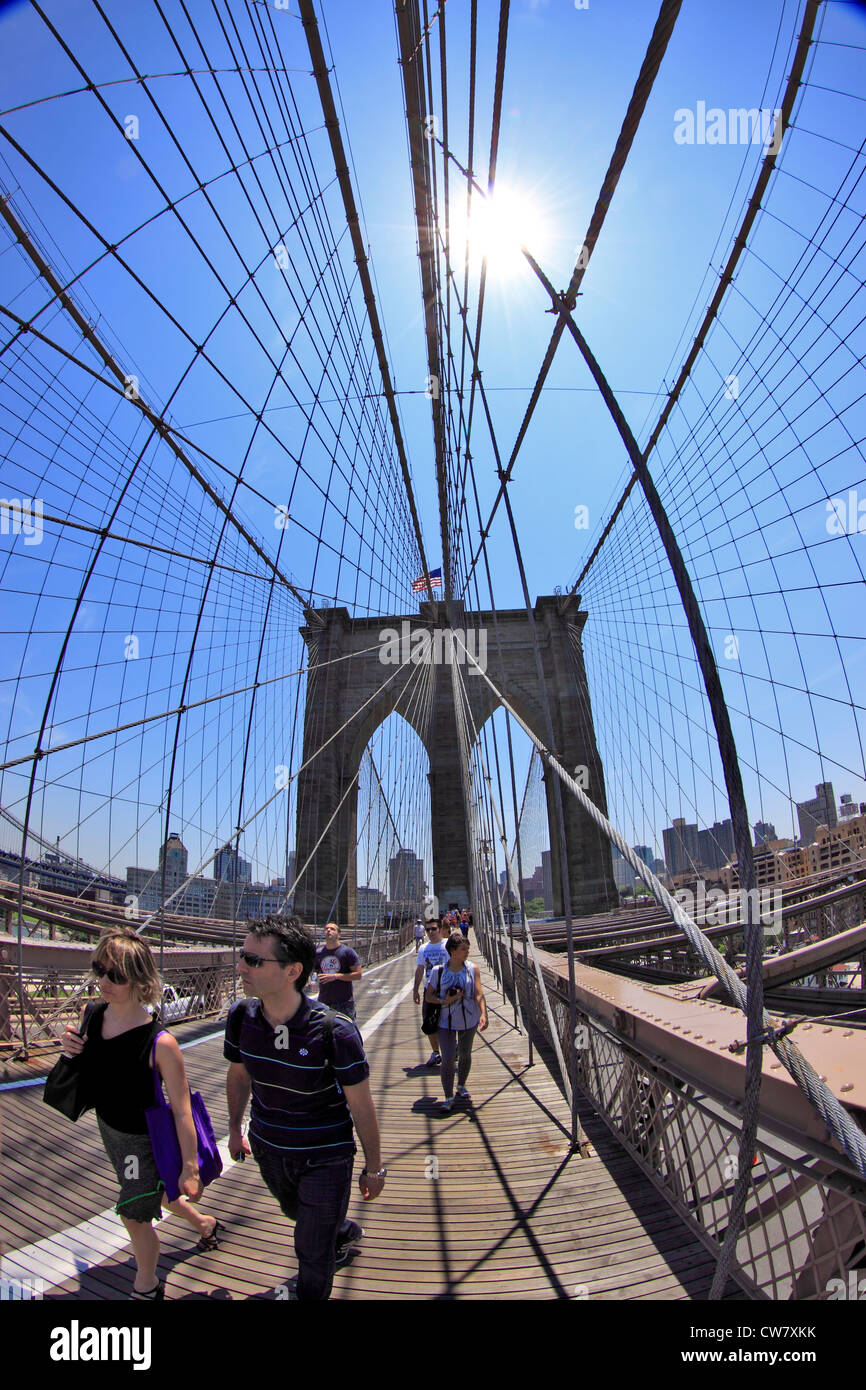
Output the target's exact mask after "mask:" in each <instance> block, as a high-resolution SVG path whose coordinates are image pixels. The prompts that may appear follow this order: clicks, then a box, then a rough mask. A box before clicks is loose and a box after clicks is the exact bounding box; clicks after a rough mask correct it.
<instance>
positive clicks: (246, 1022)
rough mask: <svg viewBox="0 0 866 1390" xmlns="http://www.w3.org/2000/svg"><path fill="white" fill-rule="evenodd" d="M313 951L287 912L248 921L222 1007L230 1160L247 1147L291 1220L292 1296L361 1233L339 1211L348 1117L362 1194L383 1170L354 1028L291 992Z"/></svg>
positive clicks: (314, 1294)
mask: <svg viewBox="0 0 866 1390" xmlns="http://www.w3.org/2000/svg"><path fill="white" fill-rule="evenodd" d="M315 960H316V948H315V943H314V941H313V938H312V936H311V935H310V933H309V932H308V931H307V930H306V928H305V927H303V926H302V925H301V923H300V922H299V921H298V919H297V917H265V918H264V919H262V920H261V921H258V922H249V923H248V924H247V935H246V937H245V938H244V945H243V950H242V951H241V956H240V965H239V967H238V973H239V975H240V978H241V983H242V985H243V989H244V994H245V995H246V998H245V999H241V1000H238V1002H237V1003H236V1004H233V1005H232V1007H231V1009H230V1010H229V1015H228V1018H227V1020H226V1037H225V1047H224V1055H225V1057H226V1059H227V1060H228V1062H229V1070H228V1078H227V1082H226V1090H227V1096H228V1110H229V1152H230V1154H231V1156H232V1158H235V1159H238V1160H241V1159H243V1158H244V1157H245V1156H246V1155H247V1154H249V1153H251V1154H252V1156H253V1158H254V1159H255V1160H256V1162H257V1163H258V1165H259V1170H260V1172H261V1175H262V1178H263V1180H264V1182H265V1185H266V1186H267V1188H268V1189H269V1191H270V1192H271V1194H272V1195H273V1196H274V1197H275V1198H276V1200H277V1201H278V1202H279V1204H280V1207H281V1209H282V1211H283V1213H284V1215H286V1216H287V1217H288V1218H289V1220H290V1221H293V1222H294V1223H295V1233H294V1234H295V1254H296V1255H297V1259H298V1277H297V1280H296V1281H295V1295H296V1297H297V1299H298V1300H299V1301H300V1302H302V1303H306V1302H322V1301H324V1300H326V1299H328V1298H329V1297H330V1294H331V1287H332V1284H333V1279H334V1270H335V1268H336V1267H337V1265H339V1264H344V1263H345V1261H346V1260H347V1258H348V1255H349V1250H350V1248H351V1246H352V1245H354V1244H356V1243H357V1242H358V1240H360V1238H361V1237H362V1236H363V1234H364V1232H363V1229H362V1228H361V1226H360V1225H359V1224H358V1223H357V1221H348V1220H347V1219H346V1212H347V1209H348V1205H349V1196H350V1194H351V1189H352V1165H353V1159H354V1154H355V1152H356V1147H355V1141H354V1136H353V1132H352V1125H353V1122H354V1126H355V1129H356V1130H357V1132H358V1137H359V1139H360V1140H361V1144H362V1145H363V1148H364V1156H365V1158H366V1165H365V1167H364V1168H363V1169H362V1170H361V1174H360V1177H359V1179H358V1184H359V1186H360V1189H361V1192H362V1193H363V1195H364V1198H365V1200H367V1201H372V1200H373V1199H374V1198H375V1197H378V1196H379V1193H380V1192H381V1191H382V1187H383V1185H384V1181H385V1176H386V1173H385V1169H384V1168H383V1167H382V1166H381V1163H382V1160H381V1153H380V1148H379V1125H378V1122H377V1119H376V1109H375V1106H374V1104H373V1097H372V1095H371V1093H370V1082H369V1075H370V1069H369V1067H368V1065H367V1059H366V1057H365V1056H364V1048H363V1044H362V1042H361V1037H360V1034H359V1032H358V1029H357V1028H356V1027H355V1025H354V1024H353V1023H352V1022H351V1021H350V1020H349V1019H347V1018H344V1017H343V1016H342V1015H341V1014H338V1013H334V1012H332V1011H331V1010H330V1009H328V1008H326V1007H324V1006H323V1005H322V1004H320V1003H319V1002H318V1001H315V1000H312V999H309V998H308V997H307V996H306V995H305V994H304V993H303V989H304V985H305V984H306V983H307V980H308V979H309V976H310V972H311V971H312V969H313V966H314V964H315ZM251 1095H252V1108H251V1114H250V1126H249V1138H246V1137H245V1136H244V1134H243V1131H242V1124H243V1117H244V1112H245V1111H246V1108H247V1103H248V1102H249V1100H250V1096H251Z"/></svg>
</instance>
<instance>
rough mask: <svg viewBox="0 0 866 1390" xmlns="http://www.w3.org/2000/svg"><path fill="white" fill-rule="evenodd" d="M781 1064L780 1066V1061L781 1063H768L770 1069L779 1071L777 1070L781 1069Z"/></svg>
mask: <svg viewBox="0 0 866 1390" xmlns="http://www.w3.org/2000/svg"><path fill="white" fill-rule="evenodd" d="M781 1066H782V1063H781V1062H771V1063H770V1071H779V1070H780V1069H781Z"/></svg>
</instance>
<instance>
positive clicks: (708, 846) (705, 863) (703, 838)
mask: <svg viewBox="0 0 866 1390" xmlns="http://www.w3.org/2000/svg"><path fill="white" fill-rule="evenodd" d="M734 853H735V849H734V825H733V821H731V820H730V819H728V820H723V821H714V822H713V824H712V826H709V827H708V828H707V829H706V830H699V831H698V856H699V862H700V864H701V866H702V867H703V868H705V869H721V868H723V867H724V865H725V864H727V862H728V860H729V859H731V858H733V855H734Z"/></svg>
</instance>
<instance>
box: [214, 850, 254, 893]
mask: <svg viewBox="0 0 866 1390" xmlns="http://www.w3.org/2000/svg"><path fill="white" fill-rule="evenodd" d="M213 876H214V878H216V879H219V880H220V881H221V882H223V883H250V882H251V881H252V877H253V872H252V866H251V865H250V864H248V863H247V861H246V859H241V857H240V855H239V854H238V851H237V848H236V846H235V845H232V844H227V845H223V847H222V849H221V850H219V852H218V853H217V854H216V855H215V857H214V861H213Z"/></svg>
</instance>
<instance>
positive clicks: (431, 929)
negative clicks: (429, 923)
mask: <svg viewBox="0 0 866 1390" xmlns="http://www.w3.org/2000/svg"><path fill="white" fill-rule="evenodd" d="M424 930H425V931H438V930H439V928H438V927H425V928H424Z"/></svg>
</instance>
